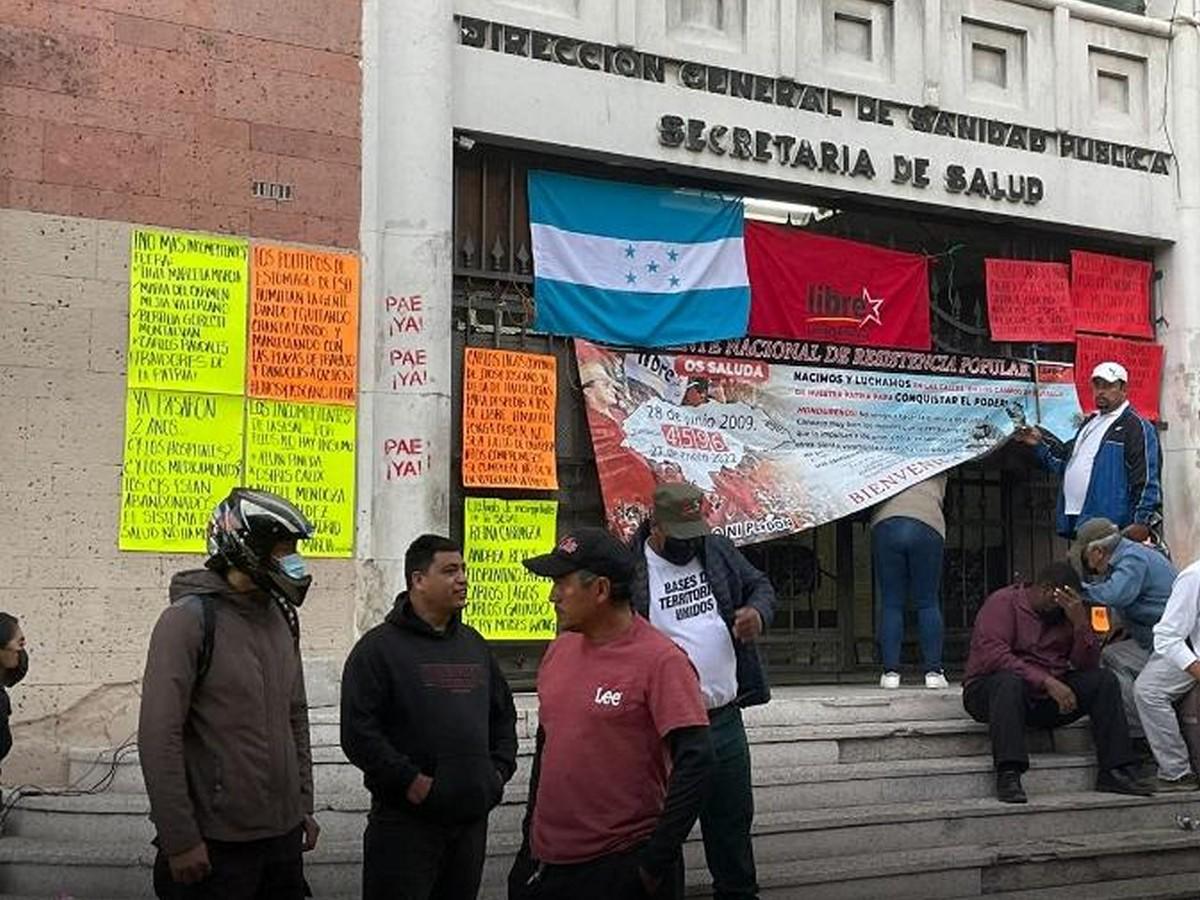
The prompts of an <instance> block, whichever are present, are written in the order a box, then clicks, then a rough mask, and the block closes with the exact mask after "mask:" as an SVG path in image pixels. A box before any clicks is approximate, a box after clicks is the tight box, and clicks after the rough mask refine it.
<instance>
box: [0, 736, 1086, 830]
mask: <svg viewBox="0 0 1200 900" xmlns="http://www.w3.org/2000/svg"><path fill="white" fill-rule="evenodd" d="M135 771H136V769H135ZM319 771H320V769H318V772H319ZM342 771H343V773H346V778H347V780H349V779H350V774H353V775H354V776H357V774H358V773H357V771H356V770H354V769H343V770H342ZM752 779H753V783H754V785H755V807H756V809H757V813H758V817H757V821H758V822H759V823H760V825H763V823H768V822H773V821H776V820H778V821H779V822H781V823H784V824H783V825H782V826H781V830H784V831H787V830H790V829H794V828H796V827H799V825H798V823H804V822H806V821H809V820H811V821H812V822H814V823H816V824H814V825H813V826H812V828H813V829H815V830H820V829H823V828H827V827H835V825H836V822H834V823H833V824H830V822H829V821H828V820H827V818H826V814H833V815H834V816H835V818H836V817H837V816H841V817H843V818H845V819H846V821H850V822H855V823H857V822H859V821H869V820H870V818H871V816H872V815H874V814H875V813H876V812H877V811H878V810H879V809H881V808H883V809H886V808H888V807H889V806H890V805H894V804H907V805H911V804H921V803H925V804H932V805H931V806H929V807H928V808H926V807H921V809H922V810H923V812H922V815H934V814H935V813H938V812H939V811H940V810H941V809H942V808H943V807H944V806H947V805H953V804H966V803H968V801H972V800H978V801H980V802H982V803H984V804H985V805H986V804H993V801H992V800H991V797H992V794H993V790H994V774H993V771H992V765H991V759H990V757H987V756H964V757H947V758H936V757H935V758H931V759H915V760H885V761H880V762H866V763H829V764H821V765H798V766H779V767H770V766H757V767H756V768H755V769H754V770H753V774H752ZM1094 779H1095V765H1094V762H1093V760H1092V759H1091V757H1089V756H1081V755H1065V754H1050V755H1039V754H1035V755H1034V756H1033V757H1032V766H1031V769H1030V771H1029V773H1028V774H1027V775H1026V776H1025V779H1024V780H1025V786H1026V789H1027V791H1028V792H1029V794H1030V795H1031V797H1032V798H1033V800H1034V801H1035V802H1037V801H1039V800H1040V799H1041V798H1052V797H1054V796H1057V795H1061V794H1064V793H1068V792H1090V791H1091V788H1092V785H1093V781H1094ZM323 781H325V779H322V778H321V777H320V776H319V775H318V784H321V783H322V782H323ZM526 795H527V787H526V786H522V785H515V786H514V785H510V786H509V787H508V788H507V789H506V792H505V800H504V802H503V803H501V805H500V806H498V807H497V808H496V809H495V810H493V812H492V815H491V820H490V827H489V830H490V833H491V838H492V840H493V841H498V840H502V839H504V838H505V837H511V836H513V835H515V834H516V833H517V832H518V831H519V829H520V824H521V819H522V818H523V817H524V814H525V804H524V801H525V798H526ZM939 804H941V805H939ZM369 805H370V801H369V797H368V795H367V792H366V790H365V789H363V788H362V787H361V784H357V783H355V784H351V785H350V786H344V787H343V789H342V790H341V791H338V792H332V791H328V790H325V791H319V792H318V795H317V811H318V815H319V817H320V819H321V822H322V828H323V829H324V832H325V835H326V837H327V839H329V840H331V841H340V840H356V839H357V838H358V837H359V836H360V835H361V833H362V828H363V821H364V817H365V815H366V811H367V809H368V808H369ZM994 805H995V806H1000V804H994ZM964 808H967V807H965V806H964ZM148 810H149V804H148V801H147V799H146V796H145V794H144V793H136V792H132V791H109V792H105V793H100V794H95V795H82V796H72V797H54V796H40V797H38V796H32V797H23V798H21V799H20V800H19V801H18V803H17V804H16V806H15V807H14V808H13V810H12V811H11V813H10V814H9V818H8V820H7V822H6V823H5V829H4V831H5V833H6V834H13V835H20V836H27V837H35V836H36V837H45V838H58V839H66V838H68V837H70V838H78V839H80V840H94V839H96V836H97V835H103V836H105V837H104V838H102V839H105V840H112V841H121V842H144V841H146V840H148V839H149V837H150V836H151V834H152V832H151V826H150V824H149V821H148V819H147V818H146V816H147V813H148ZM907 821H909V822H910V823H912V824H913V827H915V824H916V819H915V818H913V817H909V819H908V820H907ZM763 827H764V828H765V825H764V826H763ZM880 839H882V838H880ZM918 846H919V845H918ZM820 852H821V853H824V852H827V851H826V850H821V851H820Z"/></svg>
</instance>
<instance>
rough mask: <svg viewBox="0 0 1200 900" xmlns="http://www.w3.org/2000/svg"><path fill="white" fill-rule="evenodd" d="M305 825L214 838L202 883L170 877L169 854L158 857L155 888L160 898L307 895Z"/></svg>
mask: <svg viewBox="0 0 1200 900" xmlns="http://www.w3.org/2000/svg"><path fill="white" fill-rule="evenodd" d="M303 843H304V830H303V829H302V828H296V830H295V831H289V832H288V833H287V834H284V835H280V836H279V837H273V838H264V839H262V840H259V841H211V840H206V841H205V844H207V846H208V862H209V864H210V865H211V866H212V873H211V874H210V875H209V876H208V877H207V878H205V879H204V880H203V881H201V882H200V883H199V884H179V883H178V882H176V881H174V880H173V879H172V878H171V867H170V864H169V863H168V862H167V855H166V854H165V853H163V852H162V851H161V850H159V851H158V855H157V856H155V858H154V893H155V895H156V896H158V897H159V898H160V900H304V898H305V897H307V896H309V893H308V885H307V884H305V882H304V860H303V856H302V852H303V851H302V847H303Z"/></svg>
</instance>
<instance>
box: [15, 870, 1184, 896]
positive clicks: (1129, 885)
mask: <svg viewBox="0 0 1200 900" xmlns="http://www.w3.org/2000/svg"><path fill="white" fill-rule="evenodd" d="M1198 880H1200V878H1198V876H1197V874H1196V873H1195V872H1183V873H1181V874H1178V875H1152V876H1149V877H1145V878H1122V879H1119V880H1117V881H1105V882H1100V883H1096V882H1089V883H1087V884H1076V885H1066V884H1059V885H1055V886H1054V887H1048V888H1034V889H1033V890H1029V891H1002V892H1001V893H999V894H988V895H987V900H1196V898H1197V897H1200V887H1198V886H1197V881H1198ZM0 900H4V898H2V897H0ZM955 900H974V897H970V898H968V897H959V898H955Z"/></svg>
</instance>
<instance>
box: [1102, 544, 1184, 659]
mask: <svg viewBox="0 0 1200 900" xmlns="http://www.w3.org/2000/svg"><path fill="white" fill-rule="evenodd" d="M1178 574H1179V573H1178V572H1176V571H1175V567H1174V566H1173V565H1171V561H1170V560H1169V559H1167V557H1166V556H1164V555H1163V554H1162V553H1160V552H1159V551H1158V550H1155V549H1154V548H1153V547H1147V546H1146V545H1145V544H1139V543H1137V542H1136V541H1131V540H1129V539H1128V538H1122V539H1121V543H1119V544H1117V549H1116V550H1114V551H1113V554H1112V558H1111V559H1109V561H1108V572H1107V573H1106V574H1105V576H1104V580H1103V581H1096V582H1093V583H1091V584H1085V585H1084V588H1083V589H1084V592H1085V593H1086V594H1087V599H1088V601H1089V602H1090V603H1094V604H1096V605H1098V606H1111V607H1112V608H1113V609H1116V610H1120V612H1121V621H1122V622H1123V623H1124V624H1125V627H1126V630H1127V631H1128V632H1129V633H1130V635H1131V636H1132V637H1133V638H1134V639H1135V640H1136V641H1137V642H1138V643H1139V644H1141V645H1142V647H1143V649H1145V650H1153V649H1154V626H1155V625H1157V624H1158V620H1159V619H1161V618H1162V614H1163V609H1165V608H1166V605H1167V598H1168V597H1170V596H1171V586H1172V585H1173V584H1174V583H1175V576H1176V575H1178Z"/></svg>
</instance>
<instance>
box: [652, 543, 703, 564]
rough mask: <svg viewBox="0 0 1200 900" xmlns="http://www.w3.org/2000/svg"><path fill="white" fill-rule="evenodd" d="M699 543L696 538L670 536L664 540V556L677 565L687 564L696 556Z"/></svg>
mask: <svg viewBox="0 0 1200 900" xmlns="http://www.w3.org/2000/svg"><path fill="white" fill-rule="evenodd" d="M698 543H699V542H698V541H697V540H696V539H695V538H687V539H684V538H673V537H669V538H667V539H666V540H665V541H663V548H662V554H661V555H662V558H663V559H665V560H666V561H667V562H669V563H674V564H675V565H677V566H684V565H687V564H688V563H690V562H691V561H692V559H693V558H694V557H695V556H696V553H697V549H698Z"/></svg>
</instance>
